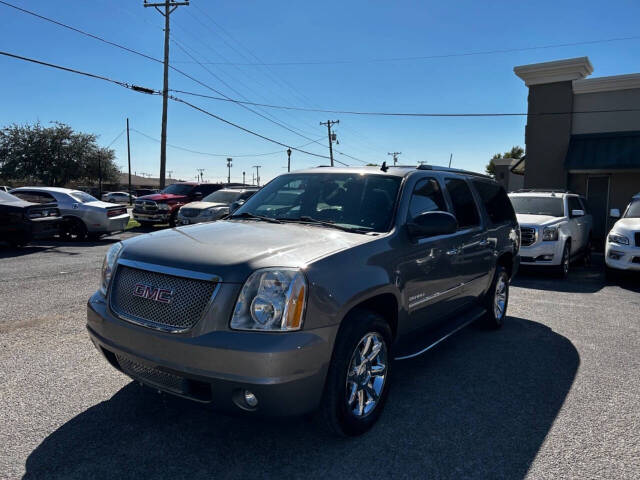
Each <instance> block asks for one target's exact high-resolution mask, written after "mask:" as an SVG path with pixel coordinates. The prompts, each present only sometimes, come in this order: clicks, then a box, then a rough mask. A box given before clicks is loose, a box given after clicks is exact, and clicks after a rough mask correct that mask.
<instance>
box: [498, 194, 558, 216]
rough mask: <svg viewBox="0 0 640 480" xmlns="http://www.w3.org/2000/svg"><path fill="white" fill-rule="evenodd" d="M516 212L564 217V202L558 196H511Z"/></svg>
mask: <svg viewBox="0 0 640 480" xmlns="http://www.w3.org/2000/svg"><path fill="white" fill-rule="evenodd" d="M510 198H511V203H512V204H513V208H514V209H515V211H516V213H522V214H528V215H549V216H551V217H564V202H563V200H562V198H557V197H510Z"/></svg>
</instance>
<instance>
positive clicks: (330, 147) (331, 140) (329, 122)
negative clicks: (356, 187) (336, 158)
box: [320, 120, 340, 167]
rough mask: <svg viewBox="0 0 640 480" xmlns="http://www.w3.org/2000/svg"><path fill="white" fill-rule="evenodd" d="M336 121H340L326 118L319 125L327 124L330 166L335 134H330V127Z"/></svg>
mask: <svg viewBox="0 0 640 480" xmlns="http://www.w3.org/2000/svg"><path fill="white" fill-rule="evenodd" d="M336 123H340V120H327V121H326V122H320V125H326V126H327V133H328V134H329V158H330V159H331V166H332V167H333V142H334V141H335V140H336V139H335V134H333V137H332V136H331V127H333V126H334V125H335V124H336Z"/></svg>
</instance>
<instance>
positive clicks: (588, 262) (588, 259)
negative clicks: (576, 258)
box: [583, 234, 593, 267]
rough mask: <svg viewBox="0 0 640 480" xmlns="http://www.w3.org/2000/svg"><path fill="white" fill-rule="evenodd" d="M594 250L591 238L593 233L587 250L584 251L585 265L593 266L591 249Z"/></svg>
mask: <svg viewBox="0 0 640 480" xmlns="http://www.w3.org/2000/svg"><path fill="white" fill-rule="evenodd" d="M592 250H593V241H592V240H591V234H589V240H588V241H587V246H586V247H585V252H584V257H583V260H584V266H585V267H590V266H591V251H592Z"/></svg>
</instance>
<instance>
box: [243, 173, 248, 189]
mask: <svg viewBox="0 0 640 480" xmlns="http://www.w3.org/2000/svg"><path fill="white" fill-rule="evenodd" d="M246 173H247V172H242V186H243V187H244V186H245V185H246V183H245V181H244V176H245V174H246Z"/></svg>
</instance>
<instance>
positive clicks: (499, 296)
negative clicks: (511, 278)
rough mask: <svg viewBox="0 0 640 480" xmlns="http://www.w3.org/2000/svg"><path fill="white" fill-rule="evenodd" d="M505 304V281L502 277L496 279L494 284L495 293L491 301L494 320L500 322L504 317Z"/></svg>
mask: <svg viewBox="0 0 640 480" xmlns="http://www.w3.org/2000/svg"><path fill="white" fill-rule="evenodd" d="M506 304H507V280H506V279H505V276H504V275H500V276H499V277H498V281H497V282H496V293H495V295H494V299H493V314H494V315H495V317H496V320H501V319H502V317H503V316H504V311H505V307H506Z"/></svg>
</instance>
